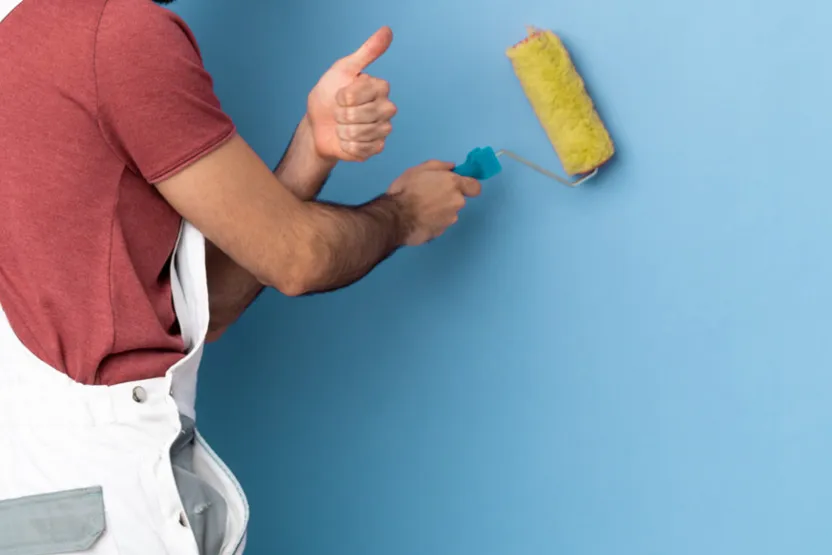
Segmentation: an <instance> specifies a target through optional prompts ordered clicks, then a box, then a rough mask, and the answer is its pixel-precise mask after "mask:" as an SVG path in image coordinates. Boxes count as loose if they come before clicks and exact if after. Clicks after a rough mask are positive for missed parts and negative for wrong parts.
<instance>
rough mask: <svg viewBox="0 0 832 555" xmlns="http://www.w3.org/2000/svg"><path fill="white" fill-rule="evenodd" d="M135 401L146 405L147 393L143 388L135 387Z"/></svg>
mask: <svg viewBox="0 0 832 555" xmlns="http://www.w3.org/2000/svg"><path fill="white" fill-rule="evenodd" d="M133 400H134V401H136V402H137V403H144V402H145V401H147V391H145V390H144V388H143V387H142V386H136V387H134V388H133Z"/></svg>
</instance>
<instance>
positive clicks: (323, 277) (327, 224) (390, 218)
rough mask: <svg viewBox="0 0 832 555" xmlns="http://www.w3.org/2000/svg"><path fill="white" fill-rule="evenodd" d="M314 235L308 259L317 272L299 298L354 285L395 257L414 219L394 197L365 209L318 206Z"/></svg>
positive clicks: (312, 222)
mask: <svg viewBox="0 0 832 555" xmlns="http://www.w3.org/2000/svg"><path fill="white" fill-rule="evenodd" d="M310 208H311V209H312V211H311V212H310V221H309V224H308V225H309V226H310V229H312V230H314V231H313V233H314V235H313V239H312V241H310V242H309V244H310V245H311V252H309V253H308V254H307V256H309V260H310V261H311V262H312V263H311V264H309V265H307V267H309V266H311V267H313V268H314V271H312V272H311V273H310V274H308V275H307V276H306V278H305V281H304V283H303V290H302V291H300V292H299V293H300V294H304V295H308V294H313V293H323V292H327V291H332V290H335V289H340V288H342V287H346V286H348V285H351V284H352V283H354V282H356V281H358V280H359V279H361V278H362V277H364V276H366V275H367V274H368V273H369V272H370V271H371V270H372V269H373V268H375V267H376V266H377V265H378V264H380V263H381V262H383V261H384V260H385V259H387V258H388V257H389V256H390V255H391V254H393V253H394V252H395V251H396V250H397V249H398V248H399V247H400V246H401V245H402V244H403V242H404V239H405V237H406V236H407V233H408V232H409V230H410V215H409V214H407V213H406V212H405V211H404V207H403V205H401V204H400V203H399V202H397V200H396V198H395V197H394V196H391V195H387V194H385V195H381V196H379V197H377V198H375V199H374V200H372V201H370V202H368V203H365V204H363V205H360V206H343V205H338V204H330V203H326V202H315V203H313V204H312V205H311V206H310Z"/></svg>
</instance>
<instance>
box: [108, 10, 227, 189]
mask: <svg viewBox="0 0 832 555" xmlns="http://www.w3.org/2000/svg"><path fill="white" fill-rule="evenodd" d="M95 78H96V89H97V92H96V94H97V98H98V122H99V126H100V128H101V132H102V134H103V135H104V138H105V140H106V141H107V142H108V143H109V144H110V147H111V148H112V149H113V150H114V152H115V153H116V154H117V155H118V156H119V157H120V158H121V159H122V160H123V161H124V163H125V164H126V165H127V166H128V167H130V168H131V169H132V170H133V171H135V172H136V173H138V174H140V175H141V176H142V177H144V179H145V180H147V181H148V182H150V183H158V182H159V181H162V180H164V179H166V178H167V177H169V176H171V175H173V174H175V173H177V172H178V171H180V170H182V169H183V168H185V167H186V166H188V165H190V164H191V163H193V162H195V161H196V160H198V159H199V158H200V157H202V156H204V155H206V154H207V153H209V152H211V151H212V150H214V149H215V148H217V147H218V146H219V145H221V144H223V143H224V142H225V141H226V140H227V139H229V138H231V137H232V136H233V135H234V133H235V127H234V124H233V122H232V121H231V118H230V117H228V115H226V114H225V113H224V112H223V110H222V108H221V106H220V102H219V99H217V97H216V95H215V93H214V86H213V81H212V79H211V76H210V75H209V73H208V72H207V71H206V70H205V68H204V66H203V63H202V58H201V56H200V53H199V49H198V46H197V44H196V40H195V39H194V37H193V35H192V33H191V31H190V29H189V28H188V27H187V25H186V24H185V23H184V22H183V21H182V20H181V19H180V18H179V17H178V16H177V15H176V14H174V13H173V12H171V11H169V10H167V9H165V8H162V7H160V6H157V5H155V4H153V3H152V2H150V1H148V0H108V2H107V4H106V5H105V7H104V10H103V12H102V14H101V21H100V22H99V27H98V31H97V37H96V47H95Z"/></svg>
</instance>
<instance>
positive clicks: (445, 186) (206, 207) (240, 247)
mask: <svg viewBox="0 0 832 555" xmlns="http://www.w3.org/2000/svg"><path fill="white" fill-rule="evenodd" d="M453 167H454V164H452V163H447V162H436V161H434V162H427V163H425V164H422V165H420V166H417V167H415V168H411V169H409V170H407V171H406V172H405V173H404V174H403V175H402V176H401V177H399V178H398V179H397V180H396V181H395V182H394V183H393V184H392V185H391V187H390V189H389V191H388V193H386V194H383V195H381V196H379V197H378V198H376V199H374V200H372V201H370V202H368V203H365V204H363V205H360V206H341V205H335V204H327V203H319V202H314V201H307V202H304V201H301V200H299V199H298V198H297V197H295V196H294V195H293V194H292V193H291V192H290V191H289V190H288V189H287V188H286V187H285V186H284V185H283V184H282V183H281V182H280V181H279V180H278V179H277V178H276V177H275V175H274V174H273V173H272V172H271V170H269V169H268V168H267V167H266V165H265V164H264V163H263V162H262V160H260V158H258V157H257V154H256V153H255V152H254V151H253V150H252V149H251V148H250V147H249V146H248V145H247V144H246V142H245V141H244V140H243V139H242V138H241V137H240V136H239V135H234V136H233V137H232V138H231V139H229V140H228V142H226V143H224V144H223V145H222V146H220V147H218V148H217V149H216V150H214V151H213V152H211V153H209V154H207V155H205V156H204V157H202V158H200V159H199V160H198V161H196V162H194V163H193V164H191V165H189V166H187V167H185V168H184V169H182V170H180V171H179V172H177V173H176V174H174V175H173V176H172V177H169V178H167V179H164V180H162V181H160V182H159V183H157V187H158V189H159V191H160V193H161V194H162V196H164V197H165V199H166V200H167V201H168V203H169V204H170V205H171V206H172V207H173V208H174V209H176V210H177V211H178V212H179V214H181V215H182V217H183V218H185V219H186V220H188V221H190V222H191V223H192V224H193V225H195V226H196V227H197V228H198V229H199V230H200V231H202V233H203V234H204V235H205V237H206V238H207V239H208V240H209V241H211V242H212V243H213V244H215V245H216V246H217V247H219V248H220V249H221V250H222V251H223V252H225V253H226V254H228V256H229V257H230V258H231V259H232V260H234V262H236V263H237V264H239V265H240V266H242V267H243V268H245V269H246V270H247V271H248V272H250V273H251V274H252V275H254V276H255V278H256V279H257V280H258V281H259V282H260V283H262V284H263V285H266V286H270V287H274V288H275V289H278V290H279V291H281V292H283V293H284V294H286V295H290V296H297V295H303V294H306V293H311V292H320V291H328V290H332V289H336V288H340V287H344V286H346V285H349V284H351V283H353V282H355V281H356V280H358V279H360V278H361V277H363V276H364V275H366V274H367V273H368V272H370V271H371V270H372V269H373V268H374V267H375V266H376V265H377V264H379V263H380V262H381V261H383V260H384V259H386V258H387V257H388V256H389V255H390V254H391V253H393V252H394V251H395V250H396V249H398V248H399V247H400V246H403V245H419V244H423V243H425V242H427V241H430V240H431V239H433V238H435V237H438V236H439V235H441V234H442V233H443V232H444V231H445V229H447V228H448V227H449V226H451V225H453V224H454V223H455V222H456V221H457V219H458V212H459V211H460V210H461V209H462V208H463V206H464V205H465V197H466V196H476V195H478V194H479V192H480V184H479V183H478V182H477V181H476V180H473V179H470V178H465V177H461V176H459V175H457V174H455V173H453V172H452V171H451V170H452V169H453Z"/></svg>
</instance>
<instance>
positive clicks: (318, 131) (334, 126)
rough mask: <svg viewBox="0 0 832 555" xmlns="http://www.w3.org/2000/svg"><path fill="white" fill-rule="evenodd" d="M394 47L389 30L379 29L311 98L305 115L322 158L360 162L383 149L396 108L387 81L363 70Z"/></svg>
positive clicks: (330, 72)
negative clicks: (391, 45)
mask: <svg viewBox="0 0 832 555" xmlns="http://www.w3.org/2000/svg"><path fill="white" fill-rule="evenodd" d="M392 41H393V32H392V31H391V30H390V28H389V27H383V28H381V29H379V30H378V31H376V33H375V34H374V35H373V36H371V37H370V38H369V39H368V40H367V42H365V43H364V44H363V45H362V46H361V48H359V49H358V50H356V51H355V52H353V53H352V54H350V55H349V56H347V57H345V58H342V59H340V60H338V61H337V62H335V64H333V66H332V67H331V68H330V69H329V70H328V71H327V72H326V73H325V74H324V75H323V76H322V77H321V79H320V81H318V83H317V85H315V88H313V89H312V92H310V93H309V98H308V100H307V107H306V114H307V118H308V119H309V123H310V127H311V130H312V136H313V137H314V141H315V149H316V151H317V153H318V155H319V156H321V157H323V158H327V159H333V160H344V161H349V162H360V161H364V160H367V159H368V158H370V157H372V156H374V155H376V154H378V153H380V152H381V151H382V150H383V149H384V143H385V141H386V140H387V136H388V135H390V132H391V131H392V130H393V126H392V124H391V123H390V120H391V119H392V118H393V116H395V115H396V106H395V104H393V103H392V102H391V101H390V98H389V96H390V85H389V84H388V83H387V81H384V80H383V79H378V78H376V77H371V76H369V75H367V74H366V73H364V70H366V69H367V67H368V66H369V65H370V64H372V63H373V62H374V61H376V60H377V59H378V58H379V57H381V55H382V54H384V53H385V52H386V51H387V49H388V48H389V47H390V43H391V42H392Z"/></svg>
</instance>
